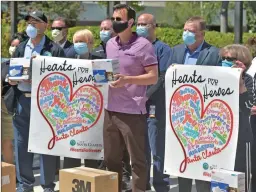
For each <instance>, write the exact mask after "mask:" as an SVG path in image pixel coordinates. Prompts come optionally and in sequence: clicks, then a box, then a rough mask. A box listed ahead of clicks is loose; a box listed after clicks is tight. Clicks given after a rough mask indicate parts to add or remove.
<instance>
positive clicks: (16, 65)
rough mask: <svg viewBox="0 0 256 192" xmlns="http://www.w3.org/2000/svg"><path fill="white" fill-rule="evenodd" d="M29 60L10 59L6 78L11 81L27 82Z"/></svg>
mask: <svg viewBox="0 0 256 192" xmlns="http://www.w3.org/2000/svg"><path fill="white" fill-rule="evenodd" d="M29 74H30V59H26V58H11V59H10V66H9V74H8V77H9V79H10V80H12V81H20V80H28V79H29V78H30V75H29Z"/></svg>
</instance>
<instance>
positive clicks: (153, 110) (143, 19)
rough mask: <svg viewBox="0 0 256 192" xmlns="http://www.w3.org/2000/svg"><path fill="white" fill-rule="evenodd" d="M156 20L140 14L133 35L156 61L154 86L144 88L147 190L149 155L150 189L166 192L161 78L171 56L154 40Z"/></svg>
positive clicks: (166, 46)
mask: <svg viewBox="0 0 256 192" xmlns="http://www.w3.org/2000/svg"><path fill="white" fill-rule="evenodd" d="M155 30H156V20H155V17H154V16H153V15H151V14H142V15H140V16H139V17H138V21H137V27H136V33H137V35H138V36H141V37H144V38H146V39H148V40H149V41H150V42H151V43H152V44H153V46H154V50H155V54H156V56H157V61H158V72H159V74H158V76H159V77H158V82H157V83H156V84H155V85H152V86H148V89H147V97H148V101H147V103H146V108H147V128H148V131H147V132H148V135H147V137H148V138H147V139H146V140H147V141H148V142H147V145H146V146H147V148H146V154H147V162H148V175H147V177H148V178H147V179H148V180H147V190H150V189H151V185H150V168H151V153H152V155H153V186H154V189H155V191H156V192H168V191H169V188H170V187H169V185H170V184H169V175H166V174H164V172H163V171H164V170H163V168H164V155H165V154H164V153H165V117H166V115H165V89H164V86H163V85H164V76H165V72H166V70H167V64H168V60H169V58H170V56H171V48H170V47H169V46H168V45H166V44H165V43H163V42H162V41H160V40H159V39H157V38H156V33H155Z"/></svg>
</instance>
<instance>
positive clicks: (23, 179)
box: [13, 95, 56, 190]
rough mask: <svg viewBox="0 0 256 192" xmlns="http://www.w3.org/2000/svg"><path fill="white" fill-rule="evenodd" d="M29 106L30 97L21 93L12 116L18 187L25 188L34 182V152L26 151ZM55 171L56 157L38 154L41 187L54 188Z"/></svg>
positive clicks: (27, 188)
mask: <svg viewBox="0 0 256 192" xmlns="http://www.w3.org/2000/svg"><path fill="white" fill-rule="evenodd" d="M30 107H31V98H28V97H25V96H24V95H21V96H20V98H19V100H18V104H17V112H16V114H15V116H14V117H13V128H14V144H15V154H16V155H15V161H16V175H17V179H18V188H20V189H21V188H22V189H25V190H31V189H33V185H34V182H35V177H34V174H33V157H34V154H33V153H30V152H28V138H29V124H30ZM39 126H40V125H39ZM42 131H43V127H42ZM55 171H56V157H55V156H50V155H40V174H41V177H40V182H41V185H42V187H43V188H50V189H54V187H55V184H54V180H55Z"/></svg>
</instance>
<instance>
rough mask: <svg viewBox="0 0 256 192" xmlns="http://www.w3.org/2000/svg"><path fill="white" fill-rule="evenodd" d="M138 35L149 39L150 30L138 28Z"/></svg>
mask: <svg viewBox="0 0 256 192" xmlns="http://www.w3.org/2000/svg"><path fill="white" fill-rule="evenodd" d="M136 33H137V35H138V36H140V37H144V38H147V37H148V28H147V27H144V26H138V27H137V28H136Z"/></svg>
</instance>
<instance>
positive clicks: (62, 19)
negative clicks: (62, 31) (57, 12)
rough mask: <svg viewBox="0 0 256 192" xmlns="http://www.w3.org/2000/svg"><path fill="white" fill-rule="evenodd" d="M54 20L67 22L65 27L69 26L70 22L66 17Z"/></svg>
mask: <svg viewBox="0 0 256 192" xmlns="http://www.w3.org/2000/svg"><path fill="white" fill-rule="evenodd" d="M53 21H62V22H63V23H65V27H67V28H68V27H69V22H68V20H67V19H66V18H64V17H56V18H55V19H54V20H53Z"/></svg>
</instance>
